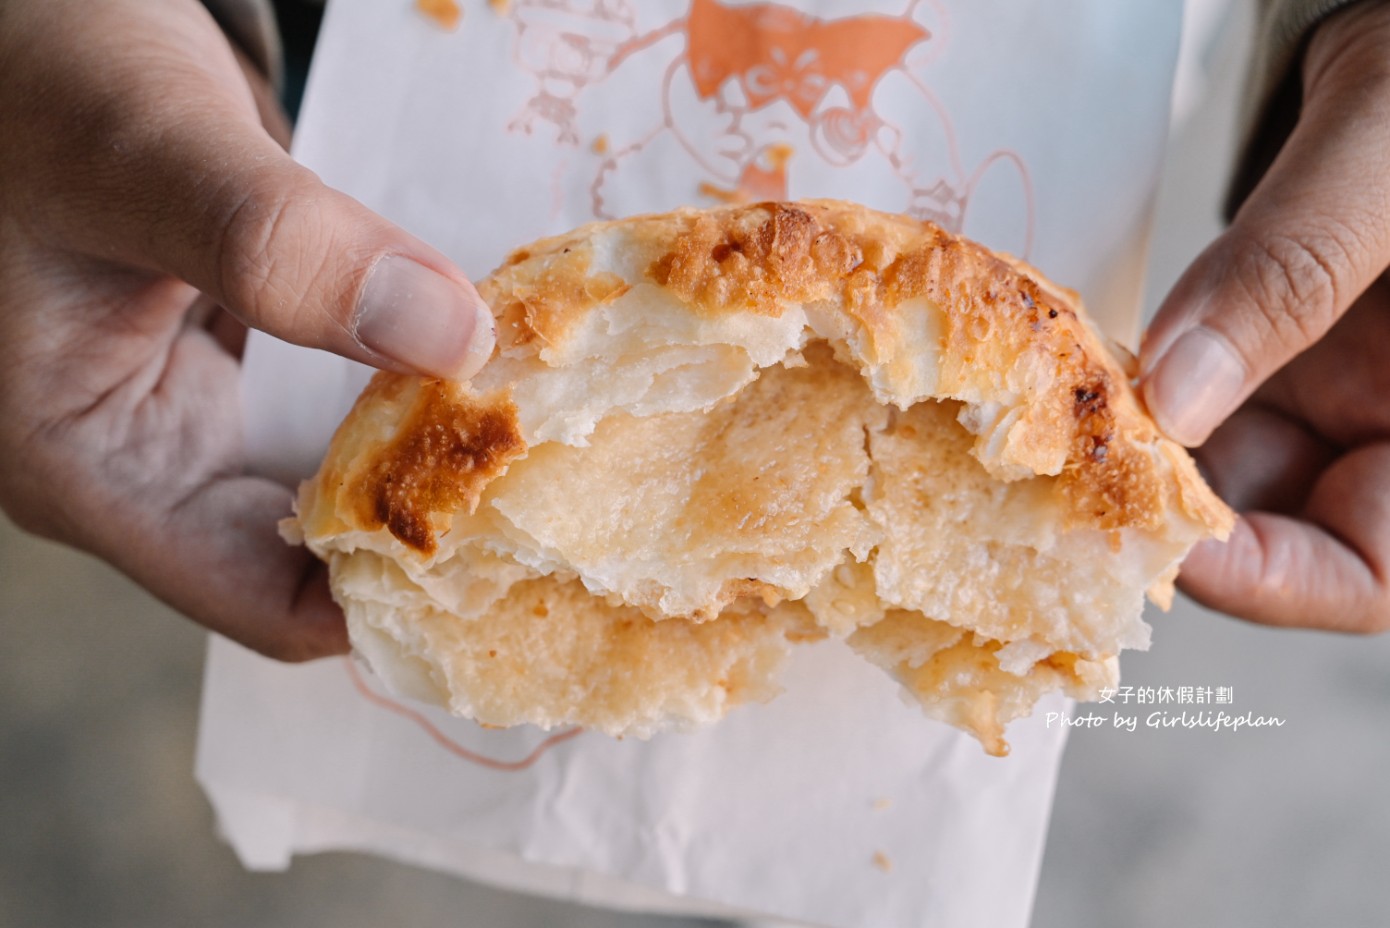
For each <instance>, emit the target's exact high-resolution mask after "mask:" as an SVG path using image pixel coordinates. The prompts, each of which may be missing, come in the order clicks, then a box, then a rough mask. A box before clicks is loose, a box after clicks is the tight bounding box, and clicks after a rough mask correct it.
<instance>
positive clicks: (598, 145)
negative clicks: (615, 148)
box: [589, 133, 608, 155]
mask: <svg viewBox="0 0 1390 928" xmlns="http://www.w3.org/2000/svg"><path fill="white" fill-rule="evenodd" d="M589 150H590V151H592V152H593V153H594V154H596V155H606V154H608V136H607V135H606V134H604V133H600V134H599V135H597V136H595V137H594V141H593V144H592V145H590V146H589Z"/></svg>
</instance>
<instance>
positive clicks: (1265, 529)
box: [1178, 446, 1390, 632]
mask: <svg viewBox="0 0 1390 928" xmlns="http://www.w3.org/2000/svg"><path fill="white" fill-rule="evenodd" d="M1388 558H1390V446H1379V447H1373V448H1366V449H1361V450H1359V451H1355V452H1352V453H1351V454H1348V455H1346V456H1345V457H1343V458H1341V459H1339V460H1338V461H1337V462H1336V464H1334V465H1333V466H1332V467H1330V468H1328V470H1327V471H1326V472H1325V473H1324V475H1323V478H1322V479H1321V480H1320V481H1319V482H1318V485H1317V487H1316V488H1315V489H1314V491H1313V494H1312V496H1311V497H1310V498H1309V501H1308V505H1307V507H1305V510H1304V513H1303V517H1302V518H1301V519H1299V518H1294V517H1291V516H1284V515H1276V514H1273V513H1264V512H1254V513H1249V514H1248V515H1245V516H1242V517H1241V519H1240V520H1239V521H1238V522H1237V523H1236V528H1235V530H1234V531H1233V532H1232V533H1231V537H1230V538H1229V539H1228V540H1227V541H1226V542H1225V543H1224V544H1222V543H1219V542H1213V541H1206V542H1202V543H1201V544H1199V545H1198V546H1197V547H1195V548H1193V549H1192V552H1191V553H1190V554H1189V555H1188V557H1187V560H1186V561H1184V563H1183V567H1182V573H1181V574H1180V575H1179V578H1178V580H1179V585H1180V586H1181V587H1182V589H1183V590H1184V592H1186V593H1187V594H1188V595H1190V596H1192V597H1193V598H1194V599H1196V600H1197V601H1199V602H1201V603H1204V604H1206V605H1208V606H1211V607H1213V608H1216V609H1219V610H1221V611H1222V612H1226V613H1229V614H1231V615H1235V616H1239V617H1241V618H1245V619H1250V620H1252V621H1255V622H1260V623H1263V624H1268V625H1283V626H1296V627H1308V628H1324V629H1329V630H1337V631H1356V632H1373V631H1385V630H1386V629H1387V628H1390V581H1388V580H1387V578H1388V577H1390V573H1388V572H1387V566H1388V565H1387V559H1388Z"/></svg>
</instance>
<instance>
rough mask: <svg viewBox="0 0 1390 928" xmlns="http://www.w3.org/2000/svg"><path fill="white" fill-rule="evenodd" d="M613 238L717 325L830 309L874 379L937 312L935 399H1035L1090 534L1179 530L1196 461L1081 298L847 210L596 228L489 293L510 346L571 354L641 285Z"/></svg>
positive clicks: (698, 214)
mask: <svg viewBox="0 0 1390 928" xmlns="http://www.w3.org/2000/svg"><path fill="white" fill-rule="evenodd" d="M605 233H618V242H617V244H619V245H621V247H623V248H625V249H627V250H628V251H630V252H631V253H632V254H633V255H634V258H633V260H632V262H631V263H632V264H633V266H634V267H638V268H640V269H641V271H642V277H644V278H645V279H646V281H649V282H653V283H656V284H658V285H660V286H662V287H664V288H665V289H666V290H667V291H668V292H670V293H671V294H674V295H675V296H677V297H678V298H679V299H680V300H681V301H683V302H684V303H685V304H686V305H688V306H689V307H690V308H691V309H692V310H694V311H696V312H698V313H700V314H703V315H714V314H733V313H750V312H751V313H756V314H760V315H770V316H777V315H779V314H781V313H783V312H784V311H786V309H787V308H788V307H789V306H792V305H795V304H802V303H807V302H811V301H829V305H831V306H833V307H838V309H839V310H840V311H841V312H842V313H844V314H845V315H846V316H847V317H849V318H850V319H851V320H853V322H854V323H856V324H857V325H858V326H859V327H860V329H861V330H862V332H863V334H864V336H865V338H864V343H865V344H864V346H863V347H862V349H861V350H860V355H861V357H859V358H858V360H859V361H860V364H861V367H867V366H874V367H880V368H885V369H888V370H890V371H891V370H892V369H893V368H894V367H895V366H900V365H905V364H908V363H910V362H911V361H912V360H913V359H912V358H909V357H906V356H905V355H906V354H907V352H908V351H910V350H911V347H912V346H909V345H905V344H903V342H902V339H901V338H900V337H899V332H900V327H901V322H902V320H901V318H900V317H902V316H904V315H906V314H907V313H908V312H917V311H918V309H917V307H916V306H915V305H914V303H915V301H919V300H922V299H925V300H928V301H929V302H930V303H931V304H933V305H934V306H936V307H939V309H940V311H941V316H940V318H941V323H942V328H941V332H940V335H939V338H938V349H939V353H940V357H939V377H938V382H937V384H936V385H935V387H936V388H935V389H934V390H933V391H932V393H933V395H935V396H936V397H939V398H950V399H959V400H965V401H967V402H977V401H979V399H980V398H981V394H989V393H994V394H1017V393H1020V392H1022V393H1024V394H1025V395H1024V396H1023V397H1022V398H1021V399H1020V400H1019V402H1020V405H1021V406H1023V407H1025V408H1026V413H1025V415H1024V417H1023V421H1022V422H1021V423H1020V424H1019V433H1018V437H1017V439H1016V440H1015V445H1016V448H1017V450H1016V452H1015V454H1016V456H1017V457H1018V458H1019V459H1020V460H1022V461H1023V462H1024V463H1026V464H1029V465H1032V466H1031V469H1032V471H1033V472H1035V473H1057V472H1058V470H1060V472H1061V475H1062V485H1063V492H1065V493H1066V494H1067V496H1068V498H1069V499H1070V500H1071V501H1072V503H1073V509H1072V518H1073V519H1074V520H1075V524H1077V525H1087V526H1093V527H1096V528H1100V529H1102V530H1107V531H1109V530H1115V529H1119V528H1126V527H1136V528H1152V527H1154V526H1156V525H1158V524H1159V523H1160V521H1161V520H1163V519H1164V518H1166V512H1167V507H1168V503H1169V502H1170V500H1171V497H1172V496H1173V492H1172V487H1173V483H1172V476H1173V471H1174V467H1173V458H1174V457H1175V456H1176V457H1181V458H1184V459H1185V458H1186V457H1187V455H1186V452H1185V451H1184V450H1183V449H1181V448H1180V447H1178V446H1177V445H1175V444H1173V443H1172V442H1170V441H1169V440H1168V439H1167V438H1165V437H1163V436H1162V435H1160V434H1159V432H1158V430H1157V429H1156V428H1155V426H1154V425H1153V422H1152V420H1151V419H1150V418H1149V417H1148V416H1147V414H1145V413H1144V412H1142V411H1141V408H1140V405H1139V401H1138V398H1137V395H1136V394H1135V392H1134V390H1133V388H1132V386H1131V384H1130V381H1129V377H1128V375H1127V374H1126V372H1125V367H1124V365H1123V364H1122V363H1121V360H1120V359H1117V358H1116V357H1114V356H1113V355H1112V353H1111V351H1110V350H1109V348H1108V346H1107V345H1106V343H1105V342H1104V340H1103V339H1102V337H1101V336H1100V335H1099V334H1098V333H1097V332H1095V331H1094V330H1093V329H1092V328H1091V326H1090V325H1089V323H1088V322H1086V321H1085V320H1084V313H1083V312H1082V310H1081V305H1080V301H1079V299H1078V298H1077V297H1076V295H1075V293H1073V292H1071V291H1068V290H1065V289H1063V288H1060V287H1057V286H1056V285H1054V284H1052V283H1050V282H1049V281H1047V280H1046V279H1045V278H1041V277H1040V276H1039V275H1038V274H1037V272H1036V271H1035V270H1033V269H1032V268H1031V267H1029V266H1028V265H1026V264H1024V263H1023V262H1021V261H1017V260H1015V259H1013V258H1010V257H1008V256H1004V255H998V254H995V253H994V252H991V251H990V250H989V249H987V248H985V247H984V246H982V245H979V244H976V243H974V242H972V241H970V240H968V239H965V238H962V237H960V236H956V235H952V234H950V233H948V232H946V231H945V230H943V229H941V228H940V227H938V226H936V225H933V224H932V223H930V222H925V221H917V220H912V219H909V218H907V217H904V216H894V215H889V214H885V213H879V212H875V211H873V210H868V209H865V208H863V207H860V206H857V205H853V204H847V203H839V202H835V201H808V202H801V203H760V204H756V205H752V206H735V207H729V208H721V209H714V210H703V211H697V210H684V211H677V212H674V213H669V214H664V215H656V216H644V217H637V218H634V219H628V220H622V221H620V222H618V223H596V224H593V225H590V226H586V227H584V228H582V229H579V230H576V231H575V232H574V233H571V234H569V235H566V236H562V237H557V238H554V239H548V240H545V241H542V242H538V243H536V244H535V245H532V246H530V247H528V248H527V249H525V250H524V251H521V252H518V253H516V254H515V255H513V256H512V258H511V259H509V260H508V262H507V263H506V264H505V265H504V266H503V267H502V268H500V269H499V270H498V271H497V273H496V274H495V275H494V276H493V277H492V278H490V279H489V281H488V282H487V284H485V285H484V288H483V289H484V296H485V297H487V298H489V299H491V300H494V301H497V302H494V305H495V306H496V305H499V302H500V306H501V309H500V312H501V316H502V319H503V321H504V325H510V326H511V327H512V328H514V329H515V330H516V332H517V334H516V336H515V341H512V342H508V343H507V344H509V345H513V346H516V345H524V344H525V343H526V342H527V341H529V340H530V339H532V338H534V337H536V336H537V335H538V336H539V337H541V338H542V339H544V340H545V341H547V342H551V343H554V342H557V341H559V340H560V339H562V338H563V337H564V334H565V333H566V332H567V331H568V330H569V329H570V328H571V327H572V326H573V325H574V323H575V321H576V320H577V319H579V318H581V317H583V316H584V315H585V314H586V313H588V312H591V311H592V310H594V309H595V308H597V307H599V306H602V305H605V304H607V303H609V302H611V301H612V300H613V299H615V298H616V296H618V295H621V294H622V293H623V292H626V289H627V288H628V287H629V286H631V285H632V284H634V283H638V282H641V281H640V280H638V279H628V280H623V279H622V278H621V277H615V276H614V274H613V273H612V272H611V271H601V272H594V271H593V270H592V269H591V264H592V258H593V255H594V245H593V243H594V242H595V241H597V240H602V239H603V238H604V235H605ZM610 247H613V246H610ZM644 256H645V257H644ZM633 276H634V278H635V276H636V275H633ZM902 405H906V404H902ZM1044 462H1055V465H1060V467H1056V466H1055V465H1054V466H1046V465H1045V464H1044ZM985 463H986V465H987V466H989V463H990V462H989V461H985ZM1039 465H1043V466H1039ZM1176 476H1177V478H1178V485H1179V486H1180V487H1181V492H1180V493H1179V499H1180V503H1181V506H1182V509H1183V511H1184V512H1185V514H1186V515H1187V516H1188V517H1189V518H1191V519H1193V520H1194V521H1196V522H1198V523H1200V524H1202V525H1205V526H1206V527H1207V528H1209V529H1210V530H1211V531H1213V532H1214V533H1216V534H1218V535H1223V536H1224V535H1225V534H1226V533H1227V532H1229V531H1230V528H1231V526H1232V525H1233V524H1234V522H1233V516H1232V514H1231V513H1230V510H1229V509H1228V508H1227V507H1226V506H1225V505H1224V504H1222V503H1221V502H1220V501H1219V500H1217V499H1216V497H1215V496H1214V495H1212V493H1211V492H1210V490H1209V489H1208V488H1207V487H1206V485H1205V484H1204V483H1203V482H1202V481H1201V480H1200V479H1194V478H1195V476H1196V475H1195V472H1194V471H1191V470H1190V469H1189V468H1187V467H1178V468H1176Z"/></svg>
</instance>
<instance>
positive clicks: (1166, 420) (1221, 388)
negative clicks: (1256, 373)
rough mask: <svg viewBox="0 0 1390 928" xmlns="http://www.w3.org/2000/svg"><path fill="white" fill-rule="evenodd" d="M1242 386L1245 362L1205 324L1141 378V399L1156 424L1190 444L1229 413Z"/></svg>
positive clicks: (1185, 335)
mask: <svg viewBox="0 0 1390 928" xmlns="http://www.w3.org/2000/svg"><path fill="white" fill-rule="evenodd" d="M1244 389H1245V365H1244V364H1242V363H1241V361H1240V359H1239V358H1238V357H1236V355H1235V352H1233V351H1232V350H1231V347H1230V345H1229V344H1228V343H1227V342H1226V340H1225V339H1224V338H1222V337H1221V336H1219V335H1217V334H1216V333H1214V332H1212V331H1211V330H1210V329H1208V328H1206V327H1204V326H1197V327H1196V328H1194V329H1189V330H1188V331H1187V332H1184V333H1183V334H1182V335H1181V336H1179V337H1178V339H1177V341H1175V342H1173V344H1172V346H1171V347H1169V349H1168V350H1167V351H1166V352H1165V353H1164V354H1163V356H1162V357H1160V358H1159V359H1158V361H1157V362H1156V363H1155V364H1154V366H1153V373H1152V374H1151V375H1150V376H1149V378H1148V379H1147V380H1145V381H1144V400H1145V402H1147V403H1148V404H1149V411H1150V412H1151V413H1153V417H1154V419H1156V420H1157V421H1158V425H1159V428H1161V429H1163V431H1164V433H1165V434H1167V435H1168V437H1169V438H1171V439H1173V440H1174V441H1176V442H1179V443H1180V444H1183V445H1187V446H1188V447H1194V446H1196V445H1200V444H1201V443H1202V442H1204V441H1206V440H1207V436H1208V435H1210V434H1211V432H1212V430H1213V429H1215V428H1216V426H1217V425H1219V424H1220V423H1221V421H1222V420H1223V419H1225V418H1226V416H1228V415H1229V414H1230V413H1231V410H1232V408H1233V407H1234V406H1235V404H1236V403H1237V402H1238V401H1239V400H1240V395H1241V392H1242V391H1243V390H1244Z"/></svg>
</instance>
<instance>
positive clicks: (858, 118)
mask: <svg viewBox="0 0 1390 928" xmlns="http://www.w3.org/2000/svg"><path fill="white" fill-rule="evenodd" d="M880 2H885V3H893V2H894V0H880ZM901 3H902V0H897V5H898V9H897V10H896V11H895V10H887V11H883V12H856V14H855V15H851V16H845V17H840V18H822V17H818V16H814V15H811V14H810V13H807V12H803V11H801V10H798V9H795V8H793V7H792V6H790V5H788V4H784V3H773V2H759V3H742V4H736V3H735V2H731V0H680V5H681V6H683V7H685V9H684V13H683V14H681V15H676V16H674V17H673V18H670V19H667V20H666V21H665V22H664V23H662V24H659V25H655V26H654V27H652V28H648V29H645V30H643V29H641V28H640V27H639V17H638V16H637V14H636V12H635V11H634V9H633V7H632V6H631V5H630V3H629V0H606V2H605V0H519V2H518V3H517V4H516V6H515V7H514V11H513V14H512V15H513V17H514V19H515V21H516V23H517V30H518V43H519V47H521V48H527V47H532V46H534V48H532V51H530V52H529V53H525V52H524V53H519V54H518V61H519V62H520V63H522V64H523V67H525V69H526V70H528V71H530V73H532V74H533V75H534V76H535V77H536V79H537V81H538V84H539V87H538V90H537V92H536V93H535V94H534V95H533V96H532V97H531V98H530V100H529V101H528V102H527V104H526V105H525V108H524V111H523V114H522V115H521V116H520V117H518V119H517V121H516V122H515V123H514V124H513V128H514V129H516V128H519V129H520V131H527V132H530V131H533V129H534V127H535V125H536V123H537V122H538V121H539V120H545V121H548V122H551V123H553V124H554V125H555V126H556V128H557V130H558V141H560V142H561V143H563V144H568V145H578V144H579V141H580V136H581V134H582V133H581V131H580V129H579V125H580V123H581V120H580V115H581V114H580V110H579V100H580V97H581V95H583V94H585V93H587V92H589V89H590V88H592V87H596V86H598V85H620V86H621V87H622V92H623V93H624V94H625V95H633V96H634V98H636V97H643V96H645V99H633V100H631V101H629V100H628V98H627V96H625V98H624V100H625V103H624V108H623V110H622V113H621V115H622V118H621V119H619V120H618V122H619V123H621V125H615V126H610V125H605V126H604V140H605V144H604V146H602V147H603V151H602V152H601V153H599V154H601V156H602V157H601V159H600V160H599V161H598V164H597V166H596V167H595V168H594V174H593V179H592V183H591V184H590V188H589V191H590V200H591V204H590V209H591V211H592V213H593V215H594V216H595V217H599V218H610V217H614V216H619V215H625V214H627V213H630V212H634V211H638V210H642V211H645V210H649V209H653V208H661V207H670V206H678V205H682V204H686V203H691V202H699V201H700V200H702V199H703V200H708V199H710V198H714V199H719V200H725V201H745V200H764V199H785V198H788V197H794V196H840V197H845V198H848V199H856V200H864V199H865V196H864V191H866V190H878V191H882V190H887V191H890V193H889V194H888V195H887V196H888V197H889V199H887V200H884V199H882V198H880V201H879V202H874V203H872V204H871V205H875V206H879V207H881V208H886V209H893V210H898V211H902V212H908V213H911V214H913V215H916V216H919V217H921V218H926V219H931V220H933V221H935V222H937V223H939V224H940V225H942V226H944V227H946V228H948V229H951V230H953V231H962V230H963V229H964V227H965V226H966V224H967V222H968V218H969V211H970V201H971V198H972V196H973V195H974V194H975V193H976V192H977V188H979V187H980V186H981V185H982V184H983V183H984V182H985V181H986V178H987V177H989V178H990V186H991V191H990V192H991V195H994V196H996V198H997V195H998V190H1004V191H1005V192H1006V195H1008V196H1010V197H1011V198H1012V199H1013V201H1015V202H1016V206H1014V207H1013V208H1012V212H1013V213H1014V214H1016V215H1017V217H1018V219H1017V221H1016V222H1015V223H1014V224H1013V225H1014V227H1015V229H1016V232H1017V234H1016V236H1015V239H1014V240H1013V241H1008V242H1003V243H1001V244H1002V245H1003V246H1004V247H1011V248H1012V250H1014V251H1016V252H1019V253H1021V254H1024V255H1026V254H1027V252H1028V250H1029V247H1030V245H1031V227H1032V204H1031V200H1032V192H1031V186H1030V183H1029V178H1028V173H1027V169H1026V167H1025V166H1024V164H1023V161H1022V159H1021V158H1019V157H1018V156H1017V155H1015V154H1014V153H1012V152H1010V151H1006V150H996V151H994V152H992V153H990V154H989V155H988V156H987V157H985V158H984V159H983V160H981V161H980V162H979V163H978V164H977V165H975V166H974V167H973V168H970V169H967V166H966V165H965V163H964V162H963V159H962V157H961V154H960V148H959V145H958V143H957V140H956V133H955V128H954V125H953V122H952V120H951V118H950V116H949V114H948V113H947V111H946V108H945V107H944V106H943V105H942V103H941V102H940V100H939V99H938V97H937V96H936V94H935V93H933V91H932V90H931V87H930V85H929V83H928V82H927V80H925V79H924V77H923V76H922V71H923V70H924V68H925V67H926V65H928V64H930V63H931V61H932V60H933V59H934V58H935V57H936V55H937V54H939V52H940V50H941V48H942V47H943V46H944V44H945V41H946V35H947V31H948V28H947V27H948V17H947V14H946V11H945V8H944V6H943V3H944V0H910V2H909V3H908V5H907V9H906V10H903V9H901ZM668 5H669V4H668ZM866 5H868V4H866ZM644 12H647V9H646V8H644ZM542 21H544V22H545V23H546V29H547V30H548V31H546V32H542V31H541V30H540V27H539V24H540V23H541V22H542ZM528 42H529V43H530V45H529V46H528ZM542 49H543V50H542ZM654 75H660V76H659V78H657V79H653V76H654ZM624 133H626V134H624ZM996 166H999V167H1002V169H1003V170H1002V171H996V170H992V169H993V168H995V167H996ZM677 173H680V174H683V175H685V176H688V178H689V182H688V183H685V184H677V185H675V186H674V187H673V186H672V185H671V184H670V183H669V179H670V178H671V177H672V176H674V175H675V174H677ZM1002 175H1008V176H1002ZM651 178H662V179H663V181H665V183H664V185H663V187H662V191H661V192H660V193H655V194H654V191H653V186H652V184H651V183H650V179H651ZM654 200H655V202H654ZM996 205H997V203H996Z"/></svg>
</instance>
